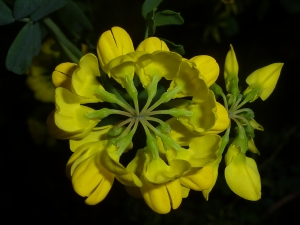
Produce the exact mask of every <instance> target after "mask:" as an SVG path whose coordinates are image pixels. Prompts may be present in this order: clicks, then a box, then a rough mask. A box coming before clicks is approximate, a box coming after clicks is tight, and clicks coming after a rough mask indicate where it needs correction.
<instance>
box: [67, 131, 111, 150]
mask: <svg viewBox="0 0 300 225" xmlns="http://www.w3.org/2000/svg"><path fill="white" fill-rule="evenodd" d="M112 127H113V126H112V125H107V126H103V127H96V128H94V129H93V130H92V132H91V133H90V134H89V135H88V136H86V137H84V138H82V139H71V140H70V149H71V151H72V152H74V151H75V150H76V149H77V148H78V147H80V146H81V145H83V144H86V143H89V142H98V141H104V140H107V132H108V131H109V129H110V128H112Z"/></svg>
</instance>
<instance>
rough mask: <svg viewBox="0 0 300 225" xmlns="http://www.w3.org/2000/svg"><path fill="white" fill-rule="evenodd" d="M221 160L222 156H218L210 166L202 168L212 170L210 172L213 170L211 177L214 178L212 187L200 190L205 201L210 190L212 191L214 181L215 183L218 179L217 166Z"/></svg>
mask: <svg viewBox="0 0 300 225" xmlns="http://www.w3.org/2000/svg"><path fill="white" fill-rule="evenodd" d="M221 159H222V155H220V156H219V157H218V158H217V159H216V160H215V161H214V162H213V163H212V164H211V165H208V166H205V167H203V169H204V168H208V167H209V168H212V170H213V177H214V179H213V183H212V185H211V186H210V187H209V188H208V189H206V190H202V194H203V196H204V198H205V199H206V201H208V196H209V193H210V192H211V190H212V189H213V187H214V186H215V184H216V181H217V178H218V170H219V165H220V162H221Z"/></svg>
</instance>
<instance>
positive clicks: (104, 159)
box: [100, 145, 142, 187]
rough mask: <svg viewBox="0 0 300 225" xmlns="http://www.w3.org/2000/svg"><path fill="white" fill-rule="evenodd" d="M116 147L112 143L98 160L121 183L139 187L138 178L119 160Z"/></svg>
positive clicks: (140, 184)
mask: <svg viewBox="0 0 300 225" xmlns="http://www.w3.org/2000/svg"><path fill="white" fill-rule="evenodd" d="M117 150H118V148H117V147H116V146H114V145H111V146H108V147H107V148H106V149H105V151H103V154H101V157H100V160H101V164H102V165H103V167H105V168H106V169H107V170H108V171H109V172H111V173H112V174H114V175H115V177H116V178H117V179H118V181H120V182H121V183H122V184H124V185H127V186H137V187H141V186H142V183H141V181H140V179H139V178H138V177H137V176H136V175H135V174H134V173H133V172H131V171H129V170H127V169H126V168H125V167H124V166H123V165H122V164H121V163H120V162H119V160H120V155H118V154H117Z"/></svg>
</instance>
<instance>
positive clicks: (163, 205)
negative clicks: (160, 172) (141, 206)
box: [141, 183, 181, 214]
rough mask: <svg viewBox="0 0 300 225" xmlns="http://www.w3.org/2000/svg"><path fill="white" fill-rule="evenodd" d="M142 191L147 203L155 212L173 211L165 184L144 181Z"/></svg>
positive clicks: (165, 212)
mask: <svg viewBox="0 0 300 225" xmlns="http://www.w3.org/2000/svg"><path fill="white" fill-rule="evenodd" d="M180 188H181V187H180ZM141 193H142V196H143V198H144V200H145V202H146V204H147V205H148V206H149V207H150V208H151V209H152V210H153V211H154V212H156V213H159V214H167V213H169V212H170V211H171V201H170V198H169V194H168V191H167V188H166V186H165V185H164V184H151V183H148V184H145V183H143V186H142V187H141Z"/></svg>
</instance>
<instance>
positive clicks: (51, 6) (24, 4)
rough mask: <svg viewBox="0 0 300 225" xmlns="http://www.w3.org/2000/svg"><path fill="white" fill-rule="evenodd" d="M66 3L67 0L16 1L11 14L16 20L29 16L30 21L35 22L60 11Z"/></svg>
mask: <svg viewBox="0 0 300 225" xmlns="http://www.w3.org/2000/svg"><path fill="white" fill-rule="evenodd" d="M66 3H67V0H51V1H48V0H30V1H23V0H17V1H16V2H15V4H14V10H13V14H14V17H15V18H16V19H21V18H24V17H26V16H28V15H30V19H31V20H32V21H37V20H40V19H42V18H43V17H45V16H48V15H49V14H50V13H52V12H54V11H56V10H58V9H60V8H61V7H63V6H64V5H65V4H66Z"/></svg>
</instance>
